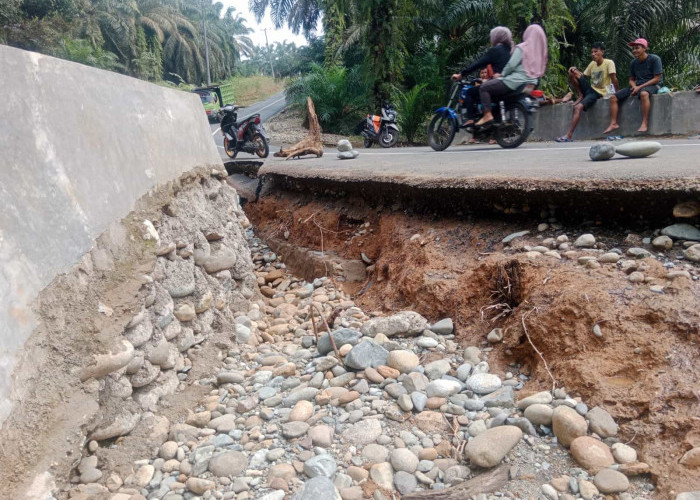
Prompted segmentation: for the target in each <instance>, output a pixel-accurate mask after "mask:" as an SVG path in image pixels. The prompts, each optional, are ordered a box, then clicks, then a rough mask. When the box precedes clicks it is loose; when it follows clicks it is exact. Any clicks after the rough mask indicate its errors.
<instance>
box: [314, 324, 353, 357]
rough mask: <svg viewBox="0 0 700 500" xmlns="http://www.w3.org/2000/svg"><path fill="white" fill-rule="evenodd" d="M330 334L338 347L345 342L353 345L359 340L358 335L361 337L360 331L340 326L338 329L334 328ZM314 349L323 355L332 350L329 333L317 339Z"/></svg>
mask: <svg viewBox="0 0 700 500" xmlns="http://www.w3.org/2000/svg"><path fill="white" fill-rule="evenodd" d="M332 335H333V340H334V341H335V345H336V347H337V348H338V349H340V348H341V347H342V346H344V345H346V344H350V345H353V346H354V345H357V343H358V342H359V341H360V337H362V334H361V333H360V332H358V331H357V330H353V329H351V328H340V329H339V330H335V331H334V332H333V333H332ZM316 349H317V350H318V352H319V354H323V355H325V354H328V353H329V352H332V351H333V346H332V345H331V339H330V335H329V334H327V333H326V334H325V335H323V336H322V337H320V338H319V339H318V346H316Z"/></svg>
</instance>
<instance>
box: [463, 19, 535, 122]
mask: <svg viewBox="0 0 700 500" xmlns="http://www.w3.org/2000/svg"><path fill="white" fill-rule="evenodd" d="M546 67H547V35H545V33H544V30H543V29H542V27H541V26H540V25H539V24H531V25H530V26H528V27H527V29H526V30H525V33H523V41H522V43H519V44H518V45H517V46H516V47H515V50H513V54H512V55H511V56H510V60H509V61H508V64H506V66H505V68H503V73H502V74H501V75H497V78H494V79H493V80H489V81H488V82H486V83H485V84H483V85H482V86H481V87H479V96H480V97H481V104H482V105H483V106H484V116H483V117H482V118H481V120H479V121H478V122H477V123H476V125H478V126H480V127H483V126H488V125H490V124H492V123H493V113H491V103H492V102H493V100H494V99H498V98H500V97H503V96H505V95H507V94H510V93H511V92H513V91H514V90H517V89H518V88H519V87H520V86H522V85H526V84H536V83H537V80H538V79H539V78H540V77H541V76H542V75H544V72H545V69H546Z"/></svg>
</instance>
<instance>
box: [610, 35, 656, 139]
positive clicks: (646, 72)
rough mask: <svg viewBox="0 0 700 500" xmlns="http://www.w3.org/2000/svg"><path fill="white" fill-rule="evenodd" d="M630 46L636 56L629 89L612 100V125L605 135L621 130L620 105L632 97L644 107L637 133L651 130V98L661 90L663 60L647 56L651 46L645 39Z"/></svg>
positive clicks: (637, 40)
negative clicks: (618, 116)
mask: <svg viewBox="0 0 700 500" xmlns="http://www.w3.org/2000/svg"><path fill="white" fill-rule="evenodd" d="M629 45H630V47H632V55H633V56H634V60H633V61H632V64H631V65H630V80H629V87H627V88H624V89H622V90H620V91H619V92H617V93H616V94H615V95H614V96H612V97H611V98H610V125H609V126H608V128H606V129H605V130H604V131H603V133H604V134H608V133H610V132H612V131H613V130H615V129H617V128H620V125H619V124H618V123H617V112H618V108H619V107H618V104H619V103H621V102H622V101H624V100H625V99H627V98H628V97H629V96H631V95H632V96H637V97H639V100H640V102H641V105H642V124H641V125H640V127H639V129H638V130H637V132H641V133H645V132H647V130H649V110H650V109H651V96H652V95H653V94H656V93H657V92H658V91H659V88H661V83H662V77H663V68H662V67H661V58H660V57H659V56H657V55H655V54H647V47H648V46H649V44H648V43H647V41H646V40H645V39H644V38H637V39H636V40H635V41H634V42H630V43H629Z"/></svg>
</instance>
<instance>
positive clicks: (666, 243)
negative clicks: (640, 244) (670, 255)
mask: <svg viewBox="0 0 700 500" xmlns="http://www.w3.org/2000/svg"><path fill="white" fill-rule="evenodd" d="M651 246H653V247H654V248H656V249H658V250H670V249H671V248H673V240H672V239H671V237H670V236H666V235H662V236H657V237H656V238H654V239H653V240H652V241H651Z"/></svg>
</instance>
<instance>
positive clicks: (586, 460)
mask: <svg viewBox="0 0 700 500" xmlns="http://www.w3.org/2000/svg"><path fill="white" fill-rule="evenodd" d="M570 451H571V456H572V457H573V459H574V460H576V463H578V464H579V465H580V466H581V467H583V468H585V469H586V470H588V471H590V472H592V473H594V474H595V473H596V472H598V471H599V470H600V469H602V468H604V467H609V466H611V465H612V464H614V463H615V459H614V458H613V455H612V453H611V452H610V448H608V445H607V444H605V443H603V442H602V441H600V440H598V439H595V438H593V437H590V436H579V437H577V438H576V439H574V440H573V441H572V442H571V448H570Z"/></svg>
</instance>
